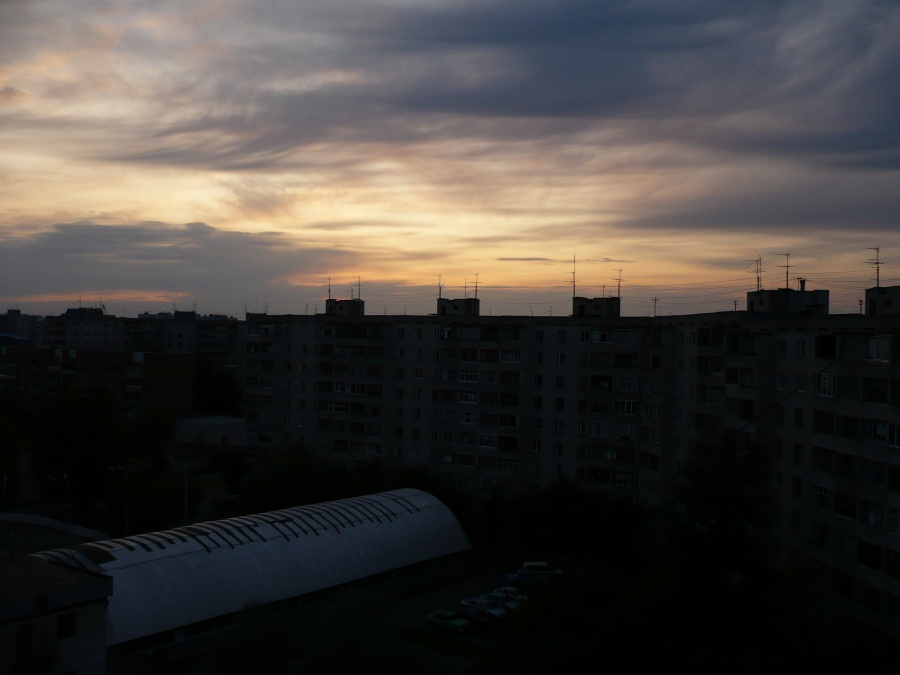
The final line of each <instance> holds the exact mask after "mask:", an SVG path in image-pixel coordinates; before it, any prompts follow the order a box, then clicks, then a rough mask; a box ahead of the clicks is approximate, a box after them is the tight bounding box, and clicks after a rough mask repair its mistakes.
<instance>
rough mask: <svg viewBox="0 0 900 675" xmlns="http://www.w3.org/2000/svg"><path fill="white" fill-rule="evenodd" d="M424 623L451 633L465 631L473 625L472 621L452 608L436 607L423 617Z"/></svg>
mask: <svg viewBox="0 0 900 675" xmlns="http://www.w3.org/2000/svg"><path fill="white" fill-rule="evenodd" d="M422 623H424V624H425V625H426V626H431V627H432V628H437V629H439V630H445V631H449V632H451V633H463V632H465V631H467V630H469V628H471V626H472V622H471V621H469V620H468V619H467V618H466V617H464V616H462V615H461V614H460V613H459V612H454V611H453V610H452V609H436V610H434V611H433V612H429V613H428V614H426V615H425V617H424V618H423V619H422Z"/></svg>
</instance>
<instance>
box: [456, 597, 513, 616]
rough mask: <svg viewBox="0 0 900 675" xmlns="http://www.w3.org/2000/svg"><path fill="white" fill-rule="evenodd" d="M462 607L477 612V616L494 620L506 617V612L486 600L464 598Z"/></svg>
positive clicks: (494, 603)
mask: <svg viewBox="0 0 900 675" xmlns="http://www.w3.org/2000/svg"><path fill="white" fill-rule="evenodd" d="M462 605H463V607H466V608H468V609H470V610H473V611H475V612H478V613H479V614H482V615H485V616H490V617H493V618H495V619H499V618H500V617H503V616H506V610H505V609H503V608H502V607H501V606H500V605H498V604H497V603H496V602H494V601H493V600H488V599H486V598H466V599H465V600H463V601H462Z"/></svg>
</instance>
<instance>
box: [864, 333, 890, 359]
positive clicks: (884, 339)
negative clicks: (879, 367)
mask: <svg viewBox="0 0 900 675" xmlns="http://www.w3.org/2000/svg"><path fill="white" fill-rule="evenodd" d="M890 347H891V343H890V337H889V336H887V335H879V336H876V337H870V338H868V339H867V340H866V358H867V359H871V360H873V361H889V360H890V358H891V350H890Z"/></svg>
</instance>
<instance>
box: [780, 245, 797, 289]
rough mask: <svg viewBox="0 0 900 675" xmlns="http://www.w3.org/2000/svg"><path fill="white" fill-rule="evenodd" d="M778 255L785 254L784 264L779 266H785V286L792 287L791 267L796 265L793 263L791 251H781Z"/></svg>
mask: <svg viewBox="0 0 900 675" xmlns="http://www.w3.org/2000/svg"><path fill="white" fill-rule="evenodd" d="M778 255H783V256H784V265H779V267H783V268H784V287H785V288H790V287H791V281H790V273H791V268H792V267H794V265H791V254H790V253H779V254H778Z"/></svg>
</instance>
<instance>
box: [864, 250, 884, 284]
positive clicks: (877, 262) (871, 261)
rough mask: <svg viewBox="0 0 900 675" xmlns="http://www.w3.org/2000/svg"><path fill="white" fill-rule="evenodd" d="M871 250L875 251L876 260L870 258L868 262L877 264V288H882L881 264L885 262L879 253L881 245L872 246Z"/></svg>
mask: <svg viewBox="0 0 900 675" xmlns="http://www.w3.org/2000/svg"><path fill="white" fill-rule="evenodd" d="M869 250H870V251H875V260H872V259H871V258H869V259H868V260H867V261H866V262H867V263H868V264H869V265H874V266H875V288H881V266H882V265H884V263H883V262H881V258H880V255H879V254H880V252H881V247H880V246H870V247H869Z"/></svg>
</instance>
